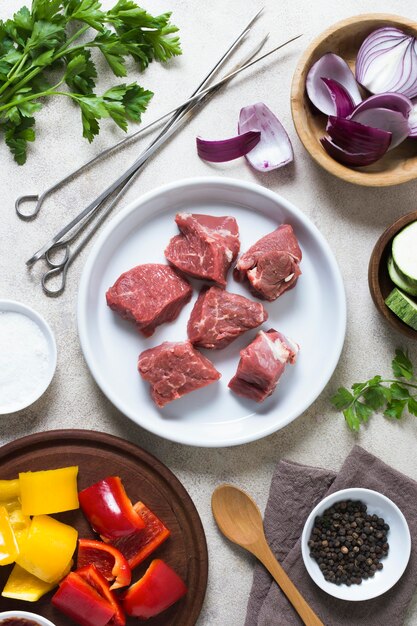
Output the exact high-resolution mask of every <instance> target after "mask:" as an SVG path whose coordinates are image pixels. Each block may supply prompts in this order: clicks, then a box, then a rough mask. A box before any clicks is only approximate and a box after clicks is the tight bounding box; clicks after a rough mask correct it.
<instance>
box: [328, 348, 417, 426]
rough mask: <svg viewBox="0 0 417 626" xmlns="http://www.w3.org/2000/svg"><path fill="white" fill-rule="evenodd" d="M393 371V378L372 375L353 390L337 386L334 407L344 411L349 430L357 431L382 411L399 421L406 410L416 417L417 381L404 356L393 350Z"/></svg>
mask: <svg viewBox="0 0 417 626" xmlns="http://www.w3.org/2000/svg"><path fill="white" fill-rule="evenodd" d="M392 372H393V375H394V379H391V378H382V377H381V376H374V377H373V378H371V379H370V380H367V381H366V382H364V383H355V384H353V385H352V387H351V390H352V391H349V389H347V388H346V387H339V389H338V390H337V393H336V394H335V395H334V396H333V397H332V398H331V402H332V404H333V406H335V407H336V409H339V410H341V411H342V412H343V415H344V416H345V420H346V422H347V425H348V426H349V428H350V429H351V430H353V431H358V430H359V428H360V426H361V424H363V423H366V422H367V421H368V419H369V418H370V416H371V415H372V414H373V413H375V412H376V411H379V410H381V409H382V408H384V415H385V416H386V417H391V418H395V419H401V417H402V415H403V413H404V409H405V408H406V407H407V409H408V411H409V412H410V413H411V414H412V415H416V416H417V400H416V397H417V379H416V376H415V374H414V368H413V365H412V363H411V361H410V359H409V358H408V354H407V353H404V352H403V351H402V350H396V351H395V358H394V359H393V361H392ZM413 390H415V391H413Z"/></svg>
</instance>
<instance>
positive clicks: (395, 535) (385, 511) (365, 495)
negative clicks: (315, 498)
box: [301, 488, 411, 601]
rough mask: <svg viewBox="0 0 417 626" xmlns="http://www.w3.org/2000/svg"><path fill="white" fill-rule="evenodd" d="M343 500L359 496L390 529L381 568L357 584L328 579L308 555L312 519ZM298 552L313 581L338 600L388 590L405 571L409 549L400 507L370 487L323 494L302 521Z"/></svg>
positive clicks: (370, 513)
mask: <svg viewBox="0 0 417 626" xmlns="http://www.w3.org/2000/svg"><path fill="white" fill-rule="evenodd" d="M343 500H360V501H361V502H363V503H364V504H366V506H367V507H368V514H369V515H373V514H375V515H378V517H382V518H383V519H384V520H385V522H386V523H387V524H389V527H390V530H389V531H388V543H389V551H388V555H387V556H386V557H385V558H384V559H382V561H381V562H382V563H383V565H384V568H383V569H382V570H380V571H377V572H376V573H375V576H374V577H373V578H368V579H367V580H363V581H362V583H361V584H360V585H351V586H350V587H348V586H347V585H343V584H342V585H340V586H338V585H336V584H334V583H330V582H328V581H327V580H326V579H325V578H324V576H323V574H322V572H321V571H320V569H319V566H318V564H317V562H316V561H315V560H314V559H313V558H312V557H311V556H310V549H309V547H308V541H309V539H310V536H311V531H312V530H313V526H314V520H315V518H316V517H317V516H319V515H322V514H323V513H324V511H325V510H326V509H329V508H330V507H331V506H333V505H334V504H335V503H336V502H341V501H343ZM301 552H302V555H303V560H304V565H305V566H306V569H307V571H308V573H309V574H310V576H311V578H312V579H313V580H314V582H315V583H316V585H318V586H319V587H320V589H323V591H325V592H326V593H328V594H330V595H331V596H334V597H335V598H340V599H341V600H351V601H360V600H370V599H371V598H376V597H377V596H380V595H381V594H383V593H385V592H386V591H388V589H391V587H393V586H394V585H395V583H396V582H398V580H399V579H400V578H401V576H402V575H403V573H404V570H405V568H406V567H407V563H408V561H409V558H410V553H411V537H410V530H409V528H408V524H407V521H406V519H405V517H404V515H403V514H402V513H401V511H400V509H399V508H398V507H397V505H396V504H394V502H392V500H390V499H389V498H387V497H386V496H383V495H382V494H381V493H378V492H377V491H372V490H371V489H359V488H352V489H342V490H341V491H336V492H335V493H332V494H331V495H330V496H327V498H324V500H322V501H321V502H320V503H319V504H318V505H317V506H316V507H315V508H314V509H313V510H312V511H311V513H310V515H309V516H308V518H307V521H306V523H305V525H304V529H303V534H302V537H301Z"/></svg>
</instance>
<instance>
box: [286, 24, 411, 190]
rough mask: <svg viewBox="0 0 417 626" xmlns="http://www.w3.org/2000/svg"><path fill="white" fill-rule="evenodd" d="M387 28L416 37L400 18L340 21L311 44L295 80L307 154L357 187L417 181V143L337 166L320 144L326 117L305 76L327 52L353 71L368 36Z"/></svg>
mask: <svg viewBox="0 0 417 626" xmlns="http://www.w3.org/2000/svg"><path fill="white" fill-rule="evenodd" d="M387 25H392V26H396V27H397V28H400V29H401V30H404V31H405V32H406V33H408V34H410V35H414V36H417V23H416V22H413V21H411V20H408V19H406V18H404V17H400V16H398V15H389V14H385V13H370V14H366V15H357V16H355V17H350V18H349V19H346V20H343V21H341V22H337V24H334V25H333V26H331V27H330V28H328V29H327V30H326V31H325V32H324V33H322V34H321V35H320V36H319V37H317V38H316V39H315V40H314V41H313V42H312V43H311V45H310V46H309V47H308V48H307V50H306V51H305V52H304V54H303V56H302V57H301V59H300V61H299V63H298V65H297V68H296V70H295V74H294V78H293V81H292V88H291V110H292V117H293V121H294V126H295V129H296V131H297V133H298V136H299V138H300V140H301V142H302V143H303V144H304V147H305V148H306V150H307V152H309V153H310V155H311V156H312V157H313V159H314V160H315V161H316V162H317V163H318V164H319V165H321V166H322V167H324V169H325V170H327V171H328V172H330V173H331V174H334V175H335V176H338V177H339V178H341V179H342V180H345V181H348V182H350V183H354V184H355V185H364V186H368V187H387V186H389V185H399V184H400V183H405V182H407V181H409V180H413V179H414V178H417V140H416V139H406V140H405V141H403V143H402V144H400V145H399V146H397V148H394V149H393V150H391V151H389V152H387V153H386V154H385V155H384V156H383V157H382V159H380V160H379V161H377V162H376V163H373V164H372V165H367V166H365V167H361V168H358V169H352V168H350V167H347V166H345V165H342V164H341V163H338V162H337V161H335V160H334V159H333V158H332V157H331V156H329V155H328V154H327V152H325V150H324V148H323V147H322V145H321V144H320V141H319V140H320V138H321V137H323V135H325V130H326V122H327V116H326V115H323V114H322V113H320V112H318V111H317V110H314V107H313V105H312V104H311V103H310V100H309V98H308V96H307V93H306V89H305V83H306V76H307V74H308V71H309V70H310V68H311V66H312V65H313V63H315V62H316V61H317V60H318V59H319V58H320V57H321V56H323V54H326V53H327V52H334V53H335V54H338V55H339V56H341V57H342V58H343V59H345V61H347V63H348V64H349V66H350V67H351V68H352V69H354V64H355V59H356V55H357V52H358V50H359V48H360V46H361V44H362V42H363V40H364V39H365V37H367V36H368V35H369V34H370V33H371V32H372V31H374V30H376V29H377V28H381V27H382V26H387Z"/></svg>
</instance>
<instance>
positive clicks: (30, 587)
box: [1, 561, 72, 602]
mask: <svg viewBox="0 0 417 626" xmlns="http://www.w3.org/2000/svg"><path fill="white" fill-rule="evenodd" d="M71 567H72V561H71V562H70V563H68V566H67V568H66V571H65V575H67V574H68V572H69V571H70V569H71ZM58 582H59V581H56V582H53V583H46V582H44V581H43V580H41V579H40V578H36V576H34V575H33V574H30V573H29V572H27V571H26V570H25V569H23V567H20V565H17V563H16V564H15V566H14V567H13V569H12V571H11V572H10V576H9V578H8V579H7V582H6V584H5V586H4V589H3V591H2V594H1V595H2V596H3V597H4V598H13V600H24V601H25V602H36V601H37V600H39V599H40V598H42V596H44V595H45V594H46V593H48V591H51V589H53V588H54V587H56V586H57V584H58Z"/></svg>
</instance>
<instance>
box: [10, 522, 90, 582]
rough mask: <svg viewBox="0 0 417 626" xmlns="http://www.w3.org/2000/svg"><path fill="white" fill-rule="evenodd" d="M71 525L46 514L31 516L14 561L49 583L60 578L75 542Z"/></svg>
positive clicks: (74, 532) (75, 533)
mask: <svg viewBox="0 0 417 626" xmlns="http://www.w3.org/2000/svg"><path fill="white" fill-rule="evenodd" d="M77 536H78V533H77V531H76V530H75V528H72V526H68V524H63V523H62V522H59V521H58V520H56V519H54V518H53V517H49V516H48V515H36V516H35V517H34V518H33V519H32V523H31V525H30V527H29V530H28V533H27V536H26V539H25V541H24V543H23V545H22V550H21V552H20V554H19V556H18V557H17V559H16V563H17V564H18V565H20V566H21V567H23V569H25V570H27V571H28V572H30V573H31V574H33V575H34V576H36V577H37V578H40V579H41V580H43V581H45V582H47V583H52V582H55V581H57V580H59V579H60V578H62V576H63V574H64V572H65V569H66V567H67V565H68V563H69V562H70V560H71V558H72V555H73V554H74V550H75V548H76V545H77Z"/></svg>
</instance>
